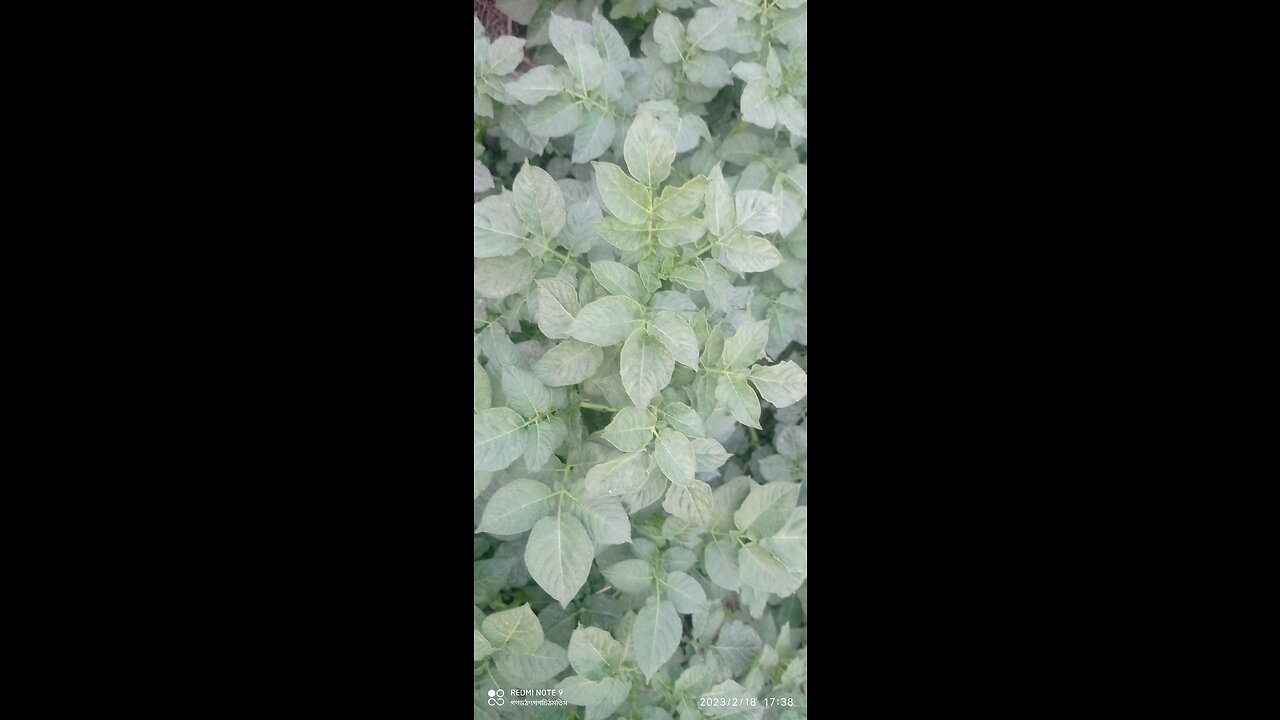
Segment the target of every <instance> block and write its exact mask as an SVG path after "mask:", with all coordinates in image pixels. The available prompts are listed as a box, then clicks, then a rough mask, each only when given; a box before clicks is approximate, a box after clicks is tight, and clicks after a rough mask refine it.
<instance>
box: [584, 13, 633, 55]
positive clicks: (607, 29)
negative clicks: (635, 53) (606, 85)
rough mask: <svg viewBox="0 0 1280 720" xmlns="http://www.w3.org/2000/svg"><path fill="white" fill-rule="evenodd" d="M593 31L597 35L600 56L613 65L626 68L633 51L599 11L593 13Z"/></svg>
mask: <svg viewBox="0 0 1280 720" xmlns="http://www.w3.org/2000/svg"><path fill="white" fill-rule="evenodd" d="M591 29H592V31H593V32H594V34H595V38H596V47H597V48H599V50H600V55H601V56H602V57H603V58H604V59H605V62H608V63H609V64H611V65H619V66H625V65H626V64H627V63H628V61H630V60H631V51H630V50H628V49H627V43H626V41H625V40H623V39H622V36H621V35H619V34H618V31H617V30H616V29H615V28H614V27H613V25H612V24H610V23H609V21H607V20H605V19H604V16H602V15H601V14H600V12H599V11H595V12H592V13H591Z"/></svg>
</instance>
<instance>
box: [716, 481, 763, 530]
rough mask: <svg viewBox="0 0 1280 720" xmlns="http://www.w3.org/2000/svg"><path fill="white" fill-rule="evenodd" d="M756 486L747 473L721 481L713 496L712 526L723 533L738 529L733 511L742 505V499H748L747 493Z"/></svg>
mask: <svg viewBox="0 0 1280 720" xmlns="http://www.w3.org/2000/svg"><path fill="white" fill-rule="evenodd" d="M754 486H755V483H754V482H752V480H751V478H750V477H747V476H746V475H739V476H737V477H735V478H733V479H732V480H726V481H725V482H723V483H721V484H720V486H719V487H717V488H716V489H715V491H714V492H713V493H712V497H711V500H712V503H711V516H712V523H713V525H712V527H713V528H715V529H717V530H719V531H720V532H722V533H723V532H725V531H727V530H733V529H736V527H737V526H736V525H734V523H733V513H734V512H735V511H737V509H738V508H739V507H741V506H742V501H743V500H746V499H747V495H748V494H749V493H750V492H751V488H752V487H754Z"/></svg>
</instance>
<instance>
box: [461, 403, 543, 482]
mask: <svg viewBox="0 0 1280 720" xmlns="http://www.w3.org/2000/svg"><path fill="white" fill-rule="evenodd" d="M471 441H472V450H473V457H472V469H474V470H503V469H505V468H506V467H507V466H508V465H510V464H511V463H513V462H515V459H516V458H518V457H520V454H521V453H523V452H524V447H525V444H526V443H527V442H528V441H529V438H528V436H527V435H526V434H525V430H524V418H522V417H520V416H519V415H517V414H516V411H514V410H512V409H511V408H505V407H503V408H489V409H488V410H481V411H480V412H478V413H476V415H475V419H474V421H473V422H472V432H471Z"/></svg>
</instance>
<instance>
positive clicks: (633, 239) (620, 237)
mask: <svg viewBox="0 0 1280 720" xmlns="http://www.w3.org/2000/svg"><path fill="white" fill-rule="evenodd" d="M646 217H647V216H646ZM641 222H643V221H641ZM598 232H599V233H600V237H602V238H604V240H605V242H607V243H609V244H610V245H612V246H614V247H616V248H618V249H619V250H621V251H623V252H636V251H638V250H642V249H643V248H644V246H645V244H646V243H648V242H649V238H650V236H651V234H652V232H653V231H651V230H650V229H649V228H648V227H645V226H642V225H631V224H628V223H625V222H623V221H622V220H621V219H619V218H616V217H607V218H605V219H604V220H601V221H600V225H599V228H598Z"/></svg>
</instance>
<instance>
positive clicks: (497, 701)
mask: <svg viewBox="0 0 1280 720" xmlns="http://www.w3.org/2000/svg"><path fill="white" fill-rule="evenodd" d="M502 695H503V692H502V691H501V690H498V691H497V692H495V691H493V690H490V691H489V704H490V705H493V706H495V707H502V704H503V703H504V702H506V701H505V700H503V699H502Z"/></svg>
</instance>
